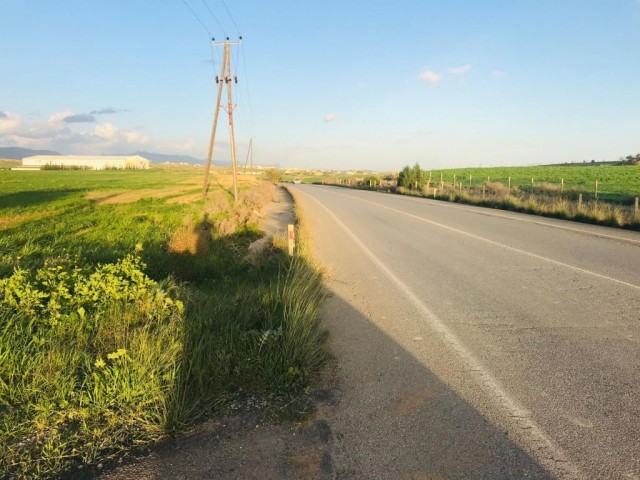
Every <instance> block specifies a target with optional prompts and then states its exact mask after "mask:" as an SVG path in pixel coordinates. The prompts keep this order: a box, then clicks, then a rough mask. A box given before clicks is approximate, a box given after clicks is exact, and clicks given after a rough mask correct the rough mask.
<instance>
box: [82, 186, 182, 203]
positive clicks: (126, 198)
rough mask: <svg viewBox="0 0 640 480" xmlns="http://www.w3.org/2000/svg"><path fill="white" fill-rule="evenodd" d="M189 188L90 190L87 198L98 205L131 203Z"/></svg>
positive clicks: (176, 192)
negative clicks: (123, 190)
mask: <svg viewBox="0 0 640 480" xmlns="http://www.w3.org/2000/svg"><path fill="white" fill-rule="evenodd" d="M187 190H191V187H190V186H189V185H184V186H180V187H172V188H164V189H157V190H152V189H142V190H131V191H126V192H118V191H111V192H90V193H88V194H87V199H89V200H93V201H95V202H96V203H97V204H98V205H111V204H114V203H130V202H136V201H138V200H140V199H142V198H164V197H170V196H173V195H180V194H181V193H184V192H185V191H187Z"/></svg>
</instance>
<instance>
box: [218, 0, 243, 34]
mask: <svg viewBox="0 0 640 480" xmlns="http://www.w3.org/2000/svg"><path fill="white" fill-rule="evenodd" d="M220 1H221V2H222V5H223V6H224V9H225V10H226V11H227V14H228V15H229V18H230V19H231V22H232V23H233V26H234V27H236V32H237V34H238V36H240V29H239V28H238V24H237V23H236V21H235V20H234V18H233V15H231V12H230V11H229V7H227V3H226V2H225V1H224V0H220Z"/></svg>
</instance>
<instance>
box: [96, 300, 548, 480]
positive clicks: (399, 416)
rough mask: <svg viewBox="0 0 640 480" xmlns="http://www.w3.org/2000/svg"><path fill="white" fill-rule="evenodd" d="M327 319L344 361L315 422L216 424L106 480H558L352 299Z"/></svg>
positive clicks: (324, 390)
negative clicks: (375, 323)
mask: <svg viewBox="0 0 640 480" xmlns="http://www.w3.org/2000/svg"><path fill="white" fill-rule="evenodd" d="M323 316H324V319H325V322H326V324H327V326H328V327H329V329H330V331H331V339H330V346H331V348H332V350H333V353H334V354H335V355H336V356H337V357H336V359H335V362H333V369H332V375H328V376H329V377H331V378H328V379H326V380H324V381H323V382H321V384H320V385H316V386H315V392H313V393H312V394H311V395H312V396H313V397H314V398H315V399H316V400H317V402H318V410H317V412H316V414H315V416H314V417H313V418H311V419H309V420H308V421H306V422H303V423H301V424H295V425H291V424H287V423H276V422H273V421H268V420H266V421H265V419H264V418H263V416H262V415H261V414H260V412H256V411H253V412H251V411H249V412H245V413H243V414H235V415H229V416H227V417H225V418H223V419H217V420H211V421H210V422H208V423H207V424H206V425H204V426H203V427H202V428H201V429H200V433H197V434H194V435H191V436H189V437H183V438H180V439H177V440H175V441H173V442H171V443H166V444H164V445H161V446H159V447H158V448H156V449H155V450H154V451H153V452H152V453H151V454H150V455H149V456H147V457H145V458H143V459H141V460H139V461H137V462H136V463H132V464H130V465H127V466H124V467H121V468H120V469H118V470H115V471H113V472H110V473H107V474H105V475H103V476H102V477H101V478H103V479H106V480H108V479H128V478H146V479H167V480H168V479H173V478H183V479H200V478H216V479H236V478H246V479H250V478H255V479H258V478H260V479H327V478H341V479H360V478H380V479H444V478H465V479H481V478H483V479H486V478H491V479H501V478H505V479H506V478H550V477H551V475H550V474H549V473H548V472H547V471H546V470H545V469H544V468H543V467H542V466H540V465H539V464H538V463H537V462H536V460H534V459H533V458H532V457H531V456H529V455H528V454H527V453H526V452H524V451H523V450H522V449H521V448H520V447H518V446H517V445H516V444H515V443H514V442H513V441H511V439H510V438H509V436H508V433H507V432H504V431H502V430H499V429H497V428H496V427H495V426H494V425H492V424H491V423H490V422H489V420H487V419H486V418H485V417H484V416H483V415H482V414H481V413H480V412H479V411H478V410H476V409H475V408H474V407H473V406H472V405H470V404H469V403H468V402H466V401H465V400H464V399H462V398H461V397H460V396H459V395H458V394H457V393H456V392H455V391H453V390H452V389H451V388H450V387H449V386H447V385H446V384H444V383H443V382H442V381H441V380H440V379H439V378H438V377H437V376H436V375H435V374H434V373H432V372H431V371H430V370H429V369H428V368H427V367H425V365H424V364H422V363H420V362H419V361H418V360H416V358H415V357H414V356H413V355H411V354H410V353H409V352H407V351H406V350H405V349H404V348H403V347H402V346H400V345H399V344H398V343H396V342H395V341H394V340H393V339H391V338H390V337H389V336H388V335H386V334H385V333H383V332H382V331H381V330H380V329H379V328H378V327H377V326H375V325H374V324H373V323H372V321H371V320H369V319H368V318H366V317H365V316H364V315H362V314H361V313H360V312H359V311H358V310H357V309H356V308H354V307H353V306H352V305H351V304H350V302H349V301H347V300H345V299H344V298H342V297H340V296H339V295H338V294H336V293H335V292H331V291H330V292H329V298H328V299H327V302H326V304H325V307H324V310H323ZM330 370H331V369H330Z"/></svg>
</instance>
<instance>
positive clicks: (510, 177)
mask: <svg viewBox="0 0 640 480" xmlns="http://www.w3.org/2000/svg"><path fill="white" fill-rule="evenodd" d="M509 190H511V177H509Z"/></svg>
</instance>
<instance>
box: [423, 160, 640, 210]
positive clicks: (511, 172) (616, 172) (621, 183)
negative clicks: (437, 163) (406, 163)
mask: <svg viewBox="0 0 640 480" xmlns="http://www.w3.org/2000/svg"><path fill="white" fill-rule="evenodd" d="M427 172H428V170H427ZM431 173H432V181H433V182H439V181H440V175H441V174H442V178H443V181H444V182H445V183H452V182H453V180H454V175H455V181H456V182H462V183H463V185H465V186H469V176H470V175H471V185H472V186H481V185H482V183H484V182H487V181H489V182H501V183H503V184H504V185H507V184H508V181H509V177H511V186H512V187H519V188H523V189H528V188H530V187H531V179H532V178H533V181H534V187H535V186H538V185H540V184H551V185H555V186H557V187H558V188H560V183H561V181H562V180H564V190H565V191H567V192H569V191H571V190H577V191H584V192H585V193H589V194H595V182H596V180H597V181H598V192H599V196H600V197H601V198H603V199H607V200H611V201H617V202H624V203H631V202H632V201H633V198H634V197H637V196H639V195H640V166H610V165H606V166H605V165H600V166H539V167H492V168H454V169H443V170H432V171H431Z"/></svg>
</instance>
